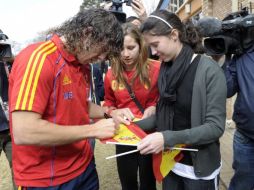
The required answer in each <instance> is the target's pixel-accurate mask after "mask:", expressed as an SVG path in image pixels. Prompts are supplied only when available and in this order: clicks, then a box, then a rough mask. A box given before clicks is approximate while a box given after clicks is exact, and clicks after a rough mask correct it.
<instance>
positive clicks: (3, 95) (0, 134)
mask: <svg viewBox="0 0 254 190" xmlns="http://www.w3.org/2000/svg"><path fill="white" fill-rule="evenodd" d="M7 39H8V37H7V36H6V35H5V34H3V32H2V30H0V41H1V42H0V47H1V48H0V51H1V52H0V105H1V106H0V155H1V153H2V151H4V152H5V154H6V157H7V160H8V162H9V165H10V168H11V169H12V145H11V135H10V129H9V113H8V112H9V109H8V85H9V84H8V77H9V71H10V67H11V63H12V60H11V58H9V59H8V61H7V60H6V59H5V56H4V55H5V54H6V52H5V51H9V50H10V49H8V48H7V47H10V45H9V44H7V43H6V40H7ZM10 54H11V52H10ZM13 187H14V189H16V186H15V185H14V183H13Z"/></svg>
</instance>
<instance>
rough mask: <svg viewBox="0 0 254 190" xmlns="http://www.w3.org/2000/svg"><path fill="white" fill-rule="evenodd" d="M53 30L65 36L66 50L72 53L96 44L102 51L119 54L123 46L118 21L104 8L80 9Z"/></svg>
mask: <svg viewBox="0 0 254 190" xmlns="http://www.w3.org/2000/svg"><path fill="white" fill-rule="evenodd" d="M54 32H55V33H57V34H58V35H60V36H63V37H64V38H65V40H66V43H65V48H66V50H67V51H69V52H70V53H72V54H74V55H76V54H77V53H78V52H82V51H84V50H87V49H88V48H91V47H95V46H98V45H100V46H102V47H101V48H102V49H101V50H102V52H108V53H109V54H119V52H120V51H121V49H122V46H123V32H122V28H121V25H120V23H119V22H118V21H117V19H116V17H115V16H114V15H113V14H112V13H110V12H108V11H106V10H104V9H86V10H82V11H80V12H78V13H77V14H76V15H75V16H74V17H72V18H71V19H70V20H67V21H66V22H64V23H63V24H62V25H61V26H60V27H58V28H56V29H55V30H54Z"/></svg>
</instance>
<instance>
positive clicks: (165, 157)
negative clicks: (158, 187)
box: [153, 144, 185, 182]
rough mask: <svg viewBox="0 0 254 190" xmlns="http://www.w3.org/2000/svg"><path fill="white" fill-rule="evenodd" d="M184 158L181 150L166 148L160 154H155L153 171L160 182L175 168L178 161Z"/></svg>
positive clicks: (181, 145)
mask: <svg viewBox="0 0 254 190" xmlns="http://www.w3.org/2000/svg"><path fill="white" fill-rule="evenodd" d="M175 147H178V148H182V147H185V145H183V144H180V145H176V146H175ZM182 158H183V155H182V154H181V150H164V151H162V152H160V153H158V154H153V173H154V176H155V178H156V180H157V181H158V182H161V181H162V180H163V178H164V177H166V176H167V175H168V173H169V172H170V171H171V170H172V169H173V168H174V166H175V164H176V162H179V161H180V160H181V159H182Z"/></svg>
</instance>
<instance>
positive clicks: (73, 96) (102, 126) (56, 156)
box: [9, 9, 125, 190]
mask: <svg viewBox="0 0 254 190" xmlns="http://www.w3.org/2000/svg"><path fill="white" fill-rule="evenodd" d="M105 23H107V25H105ZM122 46H123V33H122V30H121V26H120V24H119V23H118V21H117V19H116V18H115V17H114V15H112V14H111V13H109V12H108V11H106V10H103V9H87V10H84V11H80V12H79V13H77V14H76V15H75V16H74V17H72V18H71V19H70V20H68V21H66V22H64V23H63V24H62V25H61V26H60V27H58V28H56V29H55V30H54V35H53V36H52V38H51V39H50V40H48V41H46V42H45V41H44V42H39V43H36V44H32V45H29V46H28V47H26V48H25V49H24V50H22V51H21V52H20V53H19V54H18V55H17V57H16V58H15V61H14V64H13V67H12V71H11V74H10V77H9V82H10V86H9V101H10V123H11V126H10V127H11V134H12V137H13V138H12V139H13V143H12V145H13V169H14V178H15V182H16V184H17V185H18V186H19V189H26V190H33V189H34V190H35V189H36V190H40V189H41V190H42V189H43V190H45V189H50V190H56V189H66V190H67V189H68V190H71V189H75V190H79V189H80V190H81V189H82V190H83V189H91V190H97V189H99V182H98V176H97V172H96V168H95V163H94V158H93V152H92V149H91V146H90V144H89V142H88V138H91V137H92V138H97V139H104V138H110V137H112V136H114V134H115V132H116V130H117V126H116V124H115V121H114V120H113V119H102V120H100V121H98V122H96V123H94V124H89V121H90V118H103V116H104V111H105V110H104V109H103V108H102V107H100V106H98V105H96V104H93V103H91V102H90V101H89V100H88V97H89V91H90V84H89V82H90V70H89V63H92V62H95V61H96V60H98V59H99V60H104V59H105V58H106V57H107V56H110V57H114V56H117V55H118V53H119V52H120V50H121V49H122ZM120 119H121V118H120ZM122 121H123V122H125V120H122ZM117 122H121V121H120V120H119V121H117Z"/></svg>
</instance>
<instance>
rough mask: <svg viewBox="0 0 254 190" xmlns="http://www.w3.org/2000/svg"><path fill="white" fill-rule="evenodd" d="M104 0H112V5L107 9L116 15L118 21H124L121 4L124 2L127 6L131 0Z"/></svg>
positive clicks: (124, 16)
mask: <svg viewBox="0 0 254 190" xmlns="http://www.w3.org/2000/svg"><path fill="white" fill-rule="evenodd" d="M105 1H111V2H112V6H111V8H110V10H109V11H110V12H112V13H113V14H114V15H115V16H116V18H117V20H118V21H119V22H121V23H125V22H126V14H125V13H124V12H123V9H122V6H123V3H126V5H127V6H131V3H132V0H105Z"/></svg>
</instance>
